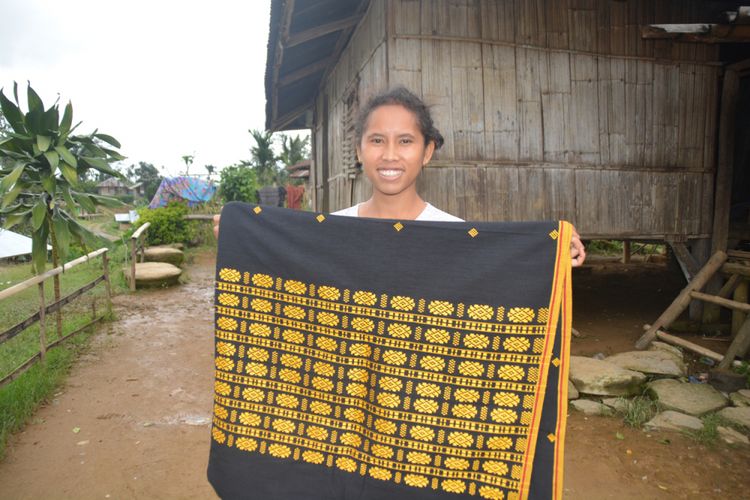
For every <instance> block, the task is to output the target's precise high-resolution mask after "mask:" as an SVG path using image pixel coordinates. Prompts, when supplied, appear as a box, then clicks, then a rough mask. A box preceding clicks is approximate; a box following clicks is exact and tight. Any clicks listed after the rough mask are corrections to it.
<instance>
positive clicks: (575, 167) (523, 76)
mask: <svg viewBox="0 0 750 500" xmlns="http://www.w3.org/2000/svg"><path fill="white" fill-rule="evenodd" d="M701 20H703V21H705V17H704V18H701V2H700V1H698V0H693V1H689V0H687V1H685V0H656V1H652V0H629V1H615V0H373V2H372V4H371V7H370V12H369V13H368V16H367V18H366V19H365V21H364V22H363V23H362V25H361V26H360V28H359V29H358V30H357V33H356V34H355V36H354V38H353V40H352V43H351V44H350V46H349V47H348V48H347V51H348V55H347V54H346V53H345V55H344V56H343V57H342V60H341V61H340V62H339V64H338V65H337V66H336V70H335V71H334V72H333V73H332V74H331V79H330V80H329V83H328V85H327V86H326V91H328V92H329V95H331V96H332V102H333V101H334V100H335V99H339V100H340V98H342V97H343V95H344V93H345V91H346V90H347V85H348V84H350V83H351V82H352V81H354V79H355V78H357V77H358V78H359V82H360V83H359V86H360V91H361V95H360V102H364V101H365V100H366V97H367V95H368V94H370V93H371V92H373V91H376V90H380V89H381V88H384V87H385V86H387V85H388V84H390V85H394V84H403V85H406V86H407V87H409V88H411V89H413V90H415V91H416V92H417V93H420V94H421V95H422V96H423V97H424V98H425V100H426V101H427V102H428V103H429V104H431V105H432V109H433V115H434V118H435V121H436V123H437V125H438V127H439V128H440V130H441V131H442V133H443V135H444V136H445V138H446V144H445V147H444V148H443V149H442V150H441V151H440V152H439V153H438V154H437V155H436V158H435V161H434V162H433V164H432V166H431V167H430V168H429V169H428V170H427V172H426V173H425V175H423V177H422V179H421V180H420V190H421V192H422V194H423V195H424V197H425V198H426V199H428V200H429V201H430V202H432V203H434V204H435V205H436V206H439V207H440V208H443V209H445V210H447V211H449V212H452V213H455V214H456V215H458V216H461V217H463V218H466V219H473V220H518V219H543V218H565V219H568V220H571V221H572V222H574V223H575V224H576V226H577V227H578V228H579V229H580V230H581V232H582V233H584V234H585V235H586V236H589V237H605V236H606V237H628V236H629V237H638V236H641V237H665V236H676V237H678V238H681V237H701V236H706V235H707V234H708V233H709V232H710V226H711V213H712V209H713V172H714V168H715V131H716V106H717V101H718V78H719V70H720V65H719V64H717V62H716V61H717V60H718V48H717V47H716V46H709V45H702V44H685V43H673V42H671V41H653V40H643V39H641V37H640V26H641V25H643V24H650V23H660V22H661V23H665V22H673V23H676V22H691V21H701ZM380 23H382V25H381V24H380ZM381 26H384V27H386V32H385V33H384V32H383V31H380V27H381ZM376 32H377V33H376ZM384 40H386V43H383V41H384ZM378 41H380V42H379V44H378ZM346 58H348V59H346ZM357 68H358V69H357ZM339 107H340V103H339ZM341 113H342V110H341V109H332V112H331V114H330V123H331V124H332V128H333V129H335V128H336V126H337V125H336V124H340V123H341V121H340V117H341V116H342V115H341ZM336 137H339V136H338V135H336V132H334V133H333V134H332V135H331V138H332V139H331V141H330V144H331V148H330V149H331V158H330V160H331V165H332V172H335V171H336V169H337V168H339V167H338V166H337V163H336V160H337V157H336V155H337V154H339V153H337V152H336V151H340V150H341V148H340V147H337V145H336V144H335V143H334V141H335V139H333V138H336ZM331 188H332V191H331V193H332V195H333V196H332V204H331V209H332V210H333V209H336V208H341V207H344V206H347V205H349V197H350V196H351V193H352V192H353V193H354V201H355V202H356V201H362V200H363V199H365V198H366V197H367V196H368V195H369V190H368V187H367V181H366V180H364V179H363V176H360V178H359V179H358V180H357V181H356V182H355V186H354V190H353V191H352V189H351V183H350V182H343V183H339V184H337V185H332V186H331ZM334 198H335V200H334Z"/></svg>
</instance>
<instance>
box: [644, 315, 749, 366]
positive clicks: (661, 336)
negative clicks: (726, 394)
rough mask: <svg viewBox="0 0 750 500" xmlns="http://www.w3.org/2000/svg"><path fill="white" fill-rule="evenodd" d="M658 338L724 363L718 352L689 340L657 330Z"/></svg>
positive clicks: (735, 363) (736, 363)
mask: <svg viewBox="0 0 750 500" xmlns="http://www.w3.org/2000/svg"><path fill="white" fill-rule="evenodd" d="M643 328H644V329H648V328H651V325H644V326H643ZM656 338H658V339H659V340H661V341H663V342H666V343H668V344H672V345H676V346H680V347H684V348H685V349H687V350H689V351H692V352H694V353H696V354H700V355H701V356H705V357H707V358H710V359H713V360H714V361H722V360H723V359H724V356H722V355H721V354H719V353H718V352H714V351H712V350H710V349H706V348H705V347H702V346H699V345H698V344H694V343H692V342H690V341H688V340H685V339H681V338H680V337H676V336H674V335H670V334H669V333H667V332H664V331H662V330H656ZM733 364H734V365H735V366H741V364H742V363H740V362H739V361H734V362H733Z"/></svg>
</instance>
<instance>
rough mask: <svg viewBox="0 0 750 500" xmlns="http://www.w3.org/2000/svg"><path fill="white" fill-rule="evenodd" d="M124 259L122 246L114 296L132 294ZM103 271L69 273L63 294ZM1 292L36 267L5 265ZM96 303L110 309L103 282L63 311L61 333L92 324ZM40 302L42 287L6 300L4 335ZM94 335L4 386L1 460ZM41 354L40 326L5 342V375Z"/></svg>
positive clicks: (91, 266) (70, 343) (61, 348)
mask: <svg viewBox="0 0 750 500" xmlns="http://www.w3.org/2000/svg"><path fill="white" fill-rule="evenodd" d="M124 258H125V252H124V247H122V246H121V245H120V246H119V247H118V248H116V249H114V250H111V251H110V276H111V281H112V290H113V293H114V294H116V293H120V292H122V291H125V290H127V283H125V280H124V278H123V276H122V272H121V271H120V268H121V267H122V266H123V263H124ZM101 272H102V266H101V258H97V259H94V260H93V261H91V262H87V263H84V264H81V265H79V266H76V267H74V268H73V269H70V270H69V271H66V272H65V273H64V274H63V275H62V279H61V291H62V294H63V295H67V294H68V293H70V292H72V291H74V290H76V289H78V288H80V287H81V286H83V285H85V284H86V283H90V282H91V281H92V280H93V279H95V278H96V277H97V276H99V275H100V274H101ZM0 275H2V280H0V288H2V289H5V288H8V287H10V286H12V285H14V284H16V283H20V282H22V281H24V280H26V279H28V278H30V277H32V276H33V273H32V271H31V266H30V265H29V264H28V263H26V264H7V265H3V266H2V267H0ZM50 284H51V283H50V282H49V281H47V282H45V287H44V288H45V302H46V303H47V304H49V303H51V302H53V300H54V293H53V290H52V286H50ZM92 300H95V301H96V307H97V315H100V314H102V313H104V312H105V311H106V290H105V287H104V284H103V283H101V284H98V285H97V286H96V287H95V288H94V289H93V290H91V291H89V292H87V293H85V294H84V295H83V296H81V297H79V298H78V299H76V300H75V301H73V302H72V303H70V304H68V305H66V306H65V307H64V308H63V321H62V332H63V335H66V334H67V333H70V332H72V331H74V330H76V329H78V328H80V327H82V326H84V325H85V324H86V323H88V322H89V321H91V319H92V309H91V303H92ZM38 308H39V298H38V289H37V287H32V288H30V289H28V290H24V291H23V292H20V293H18V294H16V295H14V296H12V297H9V298H7V299H5V300H4V301H3V302H2V307H0V331H5V330H7V329H8V328H10V327H12V326H13V325H16V324H18V323H20V322H21V321H23V320H24V319H26V318H27V317H29V316H31V315H32V314H34V313H35V312H36V311H38ZM53 324H54V322H53V321H52V318H50V317H48V318H47V322H46V325H47V328H46V336H47V342H48V343H50V342H52V341H54V340H56V339H57V338H58V336H57V333H56V329H55V328H53ZM88 338H89V334H88V333H87V332H86V331H84V332H81V333H79V334H77V335H75V336H74V337H72V338H70V339H69V340H67V341H66V342H65V343H64V344H62V345H58V346H56V347H54V348H52V349H50V350H48V351H47V358H46V360H45V362H44V363H38V364H36V365H35V366H34V367H32V368H31V369H30V370H28V371H27V372H25V373H24V374H22V375H21V376H20V377H19V378H18V379H16V380H14V381H13V382H12V383H10V384H8V385H6V386H5V387H2V388H0V457H2V454H3V448H4V446H5V442H6V441H7V438H8V437H9V436H10V434H11V433H13V432H15V431H17V430H19V429H20V428H21V427H22V426H23V425H24V424H25V423H26V422H27V421H28V419H29V418H30V417H31V415H32V414H33V412H34V411H35V410H36V408H37V407H38V406H39V404H41V403H43V402H44V401H46V400H48V398H49V397H50V396H51V395H52V394H53V393H54V391H55V389H56V388H57V387H58V386H59V385H60V383H61V382H62V381H63V380H64V377H65V375H66V374H67V372H68V370H69V368H70V366H71V365H72V363H73V361H74V360H75V358H76V355H77V353H78V352H80V351H81V349H83V348H85V346H86V344H87V341H88ZM38 351H39V324H38V323H37V324H35V325H32V326H31V327H29V328H27V329H26V330H24V331H23V332H22V333H20V334H19V335H17V336H16V337H14V338H12V339H11V340H9V341H7V342H5V343H3V344H0V377H4V376H6V375H8V374H9V373H11V372H12V371H13V370H15V368H16V367H18V366H19V365H21V364H22V363H23V362H24V361H26V360H27V359H29V358H30V357H32V356H33V355H34V354H36V353H37V352H38Z"/></svg>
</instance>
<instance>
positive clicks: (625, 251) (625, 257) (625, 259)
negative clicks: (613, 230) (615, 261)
mask: <svg viewBox="0 0 750 500" xmlns="http://www.w3.org/2000/svg"><path fill="white" fill-rule="evenodd" d="M622 263H623V264H630V240H624V241H623V242H622Z"/></svg>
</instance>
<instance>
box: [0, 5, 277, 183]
mask: <svg viewBox="0 0 750 500" xmlns="http://www.w3.org/2000/svg"><path fill="white" fill-rule="evenodd" d="M269 4H270V2H269V0H215V1H213V2H207V1H205V0H203V1H196V0H181V1H176V0H150V1H145V0H128V1H126V2H122V1H119V2H115V1H113V0H64V1H55V0H0V19H2V20H3V22H2V28H1V29H0V86H2V87H4V89H5V93H6V95H10V93H12V85H13V81H14V80H15V81H17V82H18V83H19V97H21V101H22V104H23V106H24V108H25V105H26V104H25V97H23V96H21V95H20V94H22V93H21V92H20V90H21V89H23V90H24V92H23V95H24V96H25V83H26V81H27V80H30V81H31V83H32V86H33V87H34V89H35V90H36V91H37V92H38V93H39V94H40V95H41V97H42V99H43V100H44V102H45V105H49V104H52V102H54V100H55V99H56V97H57V95H58V94H59V95H60V98H61V102H63V103H65V102H67V101H68V100H70V101H72V102H73V111H74V121H76V122H77V121H83V124H82V125H81V128H80V129H79V130H81V131H83V132H89V131H91V130H93V129H94V128H98V129H99V131H100V132H104V133H107V134H110V135H113V136H114V137H116V138H117V139H118V140H119V141H120V142H121V143H122V152H123V154H124V155H126V156H127V157H128V159H127V160H126V162H125V163H126V164H130V163H135V162H138V161H147V162H150V163H153V164H154V165H156V166H157V167H160V166H164V167H166V169H167V172H168V173H170V174H176V173H178V172H181V171H183V170H184V164H183V163H182V159H181V157H182V156H183V155H186V154H194V155H195V163H194V166H193V167H192V168H191V172H190V173H205V170H204V168H203V166H204V165H207V164H213V165H215V166H217V167H220V168H221V167H224V166H226V165H230V164H233V163H236V162H237V161H239V160H242V159H248V158H249V156H250V153H249V148H250V146H251V145H252V140H251V138H250V134H249V133H248V132H247V130H248V129H249V128H258V129H262V128H263V127H264V124H265V91H264V83H263V79H264V75H265V62H266V43H267V41H268V22H269V12H270V7H269Z"/></svg>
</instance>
